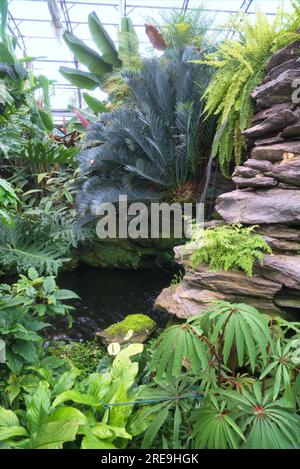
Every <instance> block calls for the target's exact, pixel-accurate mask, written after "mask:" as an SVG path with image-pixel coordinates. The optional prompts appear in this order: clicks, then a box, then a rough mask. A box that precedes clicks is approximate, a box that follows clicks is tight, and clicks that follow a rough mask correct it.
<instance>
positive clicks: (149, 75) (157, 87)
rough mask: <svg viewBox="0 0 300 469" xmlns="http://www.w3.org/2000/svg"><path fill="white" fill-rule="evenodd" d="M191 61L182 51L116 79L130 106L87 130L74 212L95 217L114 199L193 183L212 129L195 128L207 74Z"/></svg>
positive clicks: (147, 196) (155, 195) (191, 52)
mask: <svg viewBox="0 0 300 469" xmlns="http://www.w3.org/2000/svg"><path fill="white" fill-rule="evenodd" d="M197 54H198V52H197V51H196V50H195V49H193V48H188V49H185V50H184V51H180V52H179V53H178V54H177V56H176V58H173V59H172V60H170V61H165V60H164V59H152V60H146V61H145V62H144V66H143V69H142V70H141V71H140V72H135V73H131V72H124V74H123V75H124V78H125V79H126V83H127V84H128V86H129V88H130V90H131V92H132V94H133V96H134V100H133V102H132V107H131V108H125V109H120V110H118V111H115V112H113V113H111V114H104V115H103V116H102V117H101V119H100V121H99V123H97V124H95V125H91V127H90V128H89V131H88V132H87V135H86V139H85V146H86V147H87V148H86V149H84V150H83V151H81V153H80V154H79V161H80V169H81V172H82V173H83V174H84V173H85V175H86V176H87V180H86V182H84V184H83V185H82V188H81V191H80V192H79V195H78V206H79V210H80V212H84V211H88V210H91V212H92V213H95V212H96V210H97V206H98V205H99V204H100V203H101V202H117V201H118V197H119V195H120V194H127V196H128V199H129V200H158V199H160V198H162V197H167V196H168V195H170V194H172V193H175V192H176V190H177V189H178V191H179V192H180V188H181V187H182V186H184V185H185V184H186V183H190V181H194V182H195V183H196V182H197V181H198V178H199V176H198V175H199V171H200V169H201V165H205V162H206V159H207V155H208V151H209V145H210V142H211V139H212V134H213V130H214V125H213V121H212V120H208V121H207V122H206V123H205V124H204V123H203V122H201V121H200V117H201V114H202V111H203V108H202V107H201V105H200V106H199V99H201V95H202V93H203V91H204V90H205V89H206V86H207V84H208V82H209V79H210V73H209V72H208V69H207V67H206V66H203V68H202V69H201V68H198V67H197V66H195V65H194V64H191V63H189V62H188V60H189V59H190V58H192V57H195V56H196V55H197ZM196 82H198V83H197V84H196ZM200 83H201V85H199V84H200ZM199 121H200V123H199ZM195 186H197V184H195ZM181 192H182V191H181Z"/></svg>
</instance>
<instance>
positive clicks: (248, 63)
mask: <svg viewBox="0 0 300 469" xmlns="http://www.w3.org/2000/svg"><path fill="white" fill-rule="evenodd" d="M229 26H231V28H232V29H234V30H235V31H236V32H237V33H238V35H239V39H227V40H225V41H224V42H223V43H221V44H220V45H219V47H218V49H217V50H216V51H215V52H213V53H211V54H208V55H207V56H206V60H205V61H204V63H206V64H208V65H210V66H212V67H214V68H216V70H217V71H216V74H215V75H214V77H213V79H212V81H211V83H210V86H209V87H208V89H207V91H206V93H205V95H206V107H205V112H206V115H207V116H210V115H216V116H217V118H218V129H217V133H216V136H215V140H214V145H213V155H214V156H218V158H219V161H220V166H221V169H222V172H223V174H224V175H226V176H229V175H230V170H231V168H232V162H233V161H235V163H236V164H240V162H241V160H242V157H243V152H244V149H245V141H244V138H243V136H242V131H243V130H245V129H246V128H247V127H249V125H250V124H251V118H252V115H253V104H252V99H251V92H252V91H253V90H254V89H255V87H256V86H258V85H259V84H260V83H261V82H262V80H263V78H264V76H265V74H266V64H267V62H268V60H269V58H270V57H271V56H272V54H273V53H274V52H276V51H277V50H278V49H280V48H281V47H284V46H286V45H288V44H290V43H291V42H293V41H295V40H296V39H299V38H300V34H299V31H298V30H299V27H300V7H299V5H298V4H296V2H295V3H294V12H293V13H291V14H283V13H282V12H281V11H278V13H277V15H276V17H275V19H274V20H273V22H272V23H271V22H270V21H269V19H268V18H267V16H266V15H265V14H263V13H262V12H261V11H259V10H257V11H256V16H255V22H254V23H253V22H252V21H251V19H249V17H248V16H247V15H246V14H244V13H242V14H240V15H239V16H238V17H236V18H235V19H234V20H233V23H232V24H231V25H229Z"/></svg>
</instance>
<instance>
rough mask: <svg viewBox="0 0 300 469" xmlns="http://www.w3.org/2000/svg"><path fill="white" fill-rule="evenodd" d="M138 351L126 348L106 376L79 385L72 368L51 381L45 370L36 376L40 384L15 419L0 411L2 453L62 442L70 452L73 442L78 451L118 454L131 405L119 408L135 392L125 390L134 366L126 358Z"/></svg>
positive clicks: (126, 435)
mask: <svg viewBox="0 0 300 469" xmlns="http://www.w3.org/2000/svg"><path fill="white" fill-rule="evenodd" d="M142 350H143V345H140V344H131V345H129V346H128V347H127V348H125V349H123V350H122V351H120V353H119V354H118V355H117V356H116V357H115V359H114V361H113V363H112V365H111V367H110V369H109V371H108V372H107V373H93V374H91V375H90V376H89V377H88V378H86V379H84V380H83V381H79V380H77V377H78V376H79V375H80V371H79V370H78V369H76V368H71V369H70V370H68V371H65V372H64V373H63V374H62V375H61V376H60V377H59V379H58V380H57V379H56V381H54V380H53V376H52V373H51V372H50V373H49V370H47V373H45V372H44V370H38V373H43V374H42V376H43V379H42V380H41V381H40V383H39V384H38V386H37V387H36V386H34V390H33V392H32V393H31V394H30V393H28V392H27V394H26V395H25V406H24V409H22V410H21V411H19V412H18V414H17V413H15V412H13V411H12V410H8V409H5V408H3V407H2V408H1V409H0V441H1V442H2V448H22V449H28V448H31V449H42V448H51V449H57V448H63V445H64V443H66V442H74V443H73V447H74V445H75V438H77V440H78V441H77V444H76V446H77V447H78V445H79V446H80V447H81V448H82V449H113V448H117V447H119V448H124V447H125V446H126V445H127V443H128V441H129V440H130V439H131V435H130V434H129V433H128V432H127V431H126V426H127V423H128V419H129V417H130V415H131V413H132V410H133V405H132V406H130V405H127V406H126V405H123V404H124V402H126V401H127V399H128V400H133V401H134V399H135V395H136V392H137V390H136V389H135V390H134V389H131V388H132V385H133V383H134V379H135V377H136V375H137V373H138V364H137V363H135V362H133V361H132V359H131V358H132V357H133V356H135V355H137V354H140V353H141V352H142ZM46 377H47V379H46ZM66 402H68V403H70V402H72V403H73V405H72V406H70V405H65V403H66ZM71 447H72V446H71Z"/></svg>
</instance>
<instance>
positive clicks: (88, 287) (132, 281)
mask: <svg viewBox="0 0 300 469" xmlns="http://www.w3.org/2000/svg"><path fill="white" fill-rule="evenodd" d="M174 273H175V272H174V271H164V270H160V269H155V270H107V269H97V268H93V267H88V266H81V267H80V268H79V269H77V270H75V271H74V272H63V273H61V274H60V275H59V277H58V280H57V283H58V285H59V286H60V288H67V289H69V290H73V291H74V292H75V293H77V294H78V295H79V296H80V300H76V301H73V302H72V305H73V306H74V307H75V311H74V312H73V313H72V316H73V327H72V328H71V329H69V328H68V326H67V324H66V321H65V320H64V319H61V318H60V319H59V320H56V321H55V333H54V335H53V334H51V335H52V337H55V338H62V339H63V338H69V339H76V340H80V339H92V338H93V337H94V336H95V332H97V331H99V330H102V329H105V328H106V327H107V326H109V325H110V324H113V323H115V322H117V321H121V320H122V319H124V317H125V316H126V315H128V314H137V313H139V314H148V315H149V316H150V317H151V318H153V319H154V320H155V321H156V322H157V324H158V326H159V327H165V325H166V324H167V322H168V321H169V320H170V319H171V318H172V316H170V315H168V314H166V313H164V312H162V311H158V310H155V308H154V301H155V298H156V297H157V296H158V294H159V293H160V292H161V290H162V289H163V288H165V287H167V286H169V285H170V283H171V280H172V278H173V276H174Z"/></svg>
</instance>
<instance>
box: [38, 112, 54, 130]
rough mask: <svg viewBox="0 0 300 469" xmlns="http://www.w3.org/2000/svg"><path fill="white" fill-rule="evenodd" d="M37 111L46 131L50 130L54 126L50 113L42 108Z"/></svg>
mask: <svg viewBox="0 0 300 469" xmlns="http://www.w3.org/2000/svg"><path fill="white" fill-rule="evenodd" d="M38 113H39V116H40V118H41V121H42V123H43V126H44V127H45V129H46V131H48V132H51V131H52V130H53V128H54V124H53V120H52V116H51V114H50V113H49V112H46V111H44V110H43V109H39V110H38Z"/></svg>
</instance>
